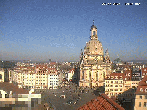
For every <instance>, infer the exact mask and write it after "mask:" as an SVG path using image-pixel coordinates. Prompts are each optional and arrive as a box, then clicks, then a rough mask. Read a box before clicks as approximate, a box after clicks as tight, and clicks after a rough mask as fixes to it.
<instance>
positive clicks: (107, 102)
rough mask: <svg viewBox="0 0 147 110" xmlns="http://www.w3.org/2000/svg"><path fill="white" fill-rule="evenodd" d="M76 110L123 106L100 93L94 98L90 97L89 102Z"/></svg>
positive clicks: (120, 108)
mask: <svg viewBox="0 0 147 110" xmlns="http://www.w3.org/2000/svg"><path fill="white" fill-rule="evenodd" d="M78 110H124V108H123V107H121V106H120V105H118V104H117V103H116V102H114V101H113V100H112V99H110V98H109V97H108V96H107V95H106V94H101V95H100V96H98V97H97V98H96V99H92V100H91V101H90V102H87V103H86V104H84V105H83V106H81V107H79V108H78Z"/></svg>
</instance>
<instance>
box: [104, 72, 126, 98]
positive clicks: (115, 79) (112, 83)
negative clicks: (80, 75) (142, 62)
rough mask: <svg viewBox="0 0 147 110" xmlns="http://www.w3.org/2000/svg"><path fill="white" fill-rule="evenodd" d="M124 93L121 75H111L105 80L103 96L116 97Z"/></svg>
mask: <svg viewBox="0 0 147 110" xmlns="http://www.w3.org/2000/svg"><path fill="white" fill-rule="evenodd" d="M123 92H124V81H123V73H111V74H110V75H108V76H107V77H106V78H105V94H106V95H107V96H108V97H109V98H111V97H113V96H114V97H117V96H118V95H120V94H122V93H123Z"/></svg>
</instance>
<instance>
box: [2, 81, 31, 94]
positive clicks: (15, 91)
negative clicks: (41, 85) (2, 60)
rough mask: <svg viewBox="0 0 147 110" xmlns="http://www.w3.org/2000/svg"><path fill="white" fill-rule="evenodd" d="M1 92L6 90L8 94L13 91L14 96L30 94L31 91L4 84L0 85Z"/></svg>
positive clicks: (7, 83)
mask: <svg viewBox="0 0 147 110" xmlns="http://www.w3.org/2000/svg"><path fill="white" fill-rule="evenodd" d="M0 90H4V91H6V92H8V93H10V91H12V94H29V91H28V90H26V89H22V88H18V86H16V85H14V84H12V83H9V82H3V83H0Z"/></svg>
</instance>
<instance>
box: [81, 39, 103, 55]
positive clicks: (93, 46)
mask: <svg viewBox="0 0 147 110" xmlns="http://www.w3.org/2000/svg"><path fill="white" fill-rule="evenodd" d="M84 53H85V54H91V55H103V47H102V43H101V42H100V41H99V40H90V41H89V42H88V43H86V46H85V48H84Z"/></svg>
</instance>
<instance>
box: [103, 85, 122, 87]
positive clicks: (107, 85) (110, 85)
mask: <svg viewBox="0 0 147 110" xmlns="http://www.w3.org/2000/svg"><path fill="white" fill-rule="evenodd" d="M106 87H113V85H106ZM115 87H122V85H115Z"/></svg>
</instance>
